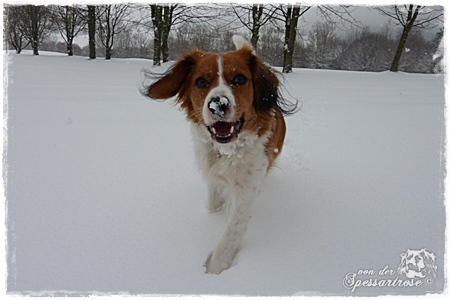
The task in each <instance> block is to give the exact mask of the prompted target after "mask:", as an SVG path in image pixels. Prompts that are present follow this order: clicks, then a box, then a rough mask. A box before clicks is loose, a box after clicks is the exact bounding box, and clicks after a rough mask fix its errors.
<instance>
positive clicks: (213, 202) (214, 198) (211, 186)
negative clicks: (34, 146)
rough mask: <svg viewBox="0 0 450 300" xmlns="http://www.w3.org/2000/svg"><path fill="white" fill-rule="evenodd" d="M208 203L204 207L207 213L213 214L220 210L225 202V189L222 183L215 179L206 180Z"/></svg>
mask: <svg viewBox="0 0 450 300" xmlns="http://www.w3.org/2000/svg"><path fill="white" fill-rule="evenodd" d="M206 181H207V186H208V201H207V203H206V207H207V208H208V210H209V211H211V212H215V211H218V210H220V209H221V208H222V206H223V204H224V202H225V195H226V194H225V193H226V191H225V187H224V183H223V182H222V181H221V180H219V179H218V178H216V177H214V176H213V177H212V178H208V179H207V180H206Z"/></svg>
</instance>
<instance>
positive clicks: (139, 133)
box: [4, 54, 445, 295]
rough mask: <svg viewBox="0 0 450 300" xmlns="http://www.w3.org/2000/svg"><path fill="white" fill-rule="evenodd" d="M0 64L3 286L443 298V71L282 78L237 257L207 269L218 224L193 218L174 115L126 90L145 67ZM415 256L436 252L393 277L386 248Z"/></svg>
mask: <svg viewBox="0 0 450 300" xmlns="http://www.w3.org/2000/svg"><path fill="white" fill-rule="evenodd" d="M7 61H8V77H7V78H8V82H7V88H6V91H7V103H5V104H6V105H7V112H6V115H5V117H7V140H6V143H5V145H6V152H5V153H6V154H5V160H4V168H5V170H6V172H4V181H5V184H6V187H5V190H6V200H7V230H8V232H7V237H8V248H7V263H8V265H7V268H8V278H7V290H8V292H9V293H12V294H13V293H18V294H32V295H60V294H70V295H78V294H81V295H85V294H110V293H119V294H133V295H137V294H140V295H141V294H152V295H154V294H196V295H198V294H220V295H224V294H226V295H329V294H333V295H384V294H425V293H428V292H432V293H435V292H438V293H439V292H441V291H442V290H443V289H444V280H445V278H444V254H445V232H444V231H445V207H444V185H443V182H444V181H443V180H444V175H445V155H444V144H445V128H444V126H445V122H444V104H445V102H444V77H443V76H442V75H418V74H404V73H398V74H393V73H389V72H386V73H358V72H339V71H320V70H303V69H296V70H295V71H294V73H292V74H289V75H285V88H286V91H285V93H284V94H285V96H287V97H288V98H289V97H291V98H292V97H294V98H296V99H298V100H299V101H300V103H301V104H302V109H301V111H300V112H298V113H297V114H295V115H294V116H291V117H288V118H287V125H288V135H287V139H286V143H285V148H284V150H283V153H282V154H281V156H280V159H279V161H278V164H277V167H276V168H275V169H274V170H273V171H272V172H271V173H270V174H269V175H268V176H267V178H266V181H265V184H264V187H263V188H262V191H261V194H260V197H259V199H258V201H257V202H256V203H255V205H254V210H253V211H254V213H253V216H252V220H251V222H250V227H249V230H248V232H247V235H246V237H245V241H244V246H243V248H242V250H241V251H240V252H239V254H238V256H237V261H236V264H235V265H234V266H233V267H232V268H231V269H229V270H227V271H225V272H223V273H222V274H220V275H218V276H217V275H210V274H205V272H204V271H205V270H204V268H203V264H204V262H205V259H206V257H207V256H208V254H209V253H210V252H211V251H212V250H213V248H214V246H215V245H216V243H217V241H218V239H219V238H220V236H221V234H222V230H223V228H224V226H225V224H226V216H225V214H224V212H218V213H209V212H207V210H206V209H205V201H206V186H205V185H204V183H203V181H202V178H201V175H200V174H199V173H198V171H197V166H196V164H195V159H194V153H193V145H192V143H191V139H190V131H189V125H188V123H187V122H186V120H185V117H184V116H183V113H182V112H180V111H179V110H178V109H177V108H176V107H174V106H173V105H172V104H171V103H168V102H167V103H159V102H155V101H152V100H150V99H148V98H145V97H143V96H141V95H140V93H139V90H138V89H139V86H140V84H141V83H142V81H143V77H142V75H141V69H142V68H151V62H150V61H147V60H131V59H130V60H125V59H124V60H119V59H116V60H114V59H113V60H111V61H105V60H93V61H89V60H87V59H86V58H81V57H65V56H51V55H46V56H39V57H34V56H31V55H26V54H22V55H14V54H8V58H7ZM166 67H167V66H164V67H161V68H157V69H156V71H163V70H164V69H165V68H166ZM424 248H425V249H426V251H428V252H430V253H432V254H434V255H435V257H436V258H435V259H434V260H433V261H432V263H433V262H434V263H435V265H436V267H437V269H436V277H435V278H434V277H433V276H432V274H431V275H426V274H425V276H424V278H419V277H418V276H416V278H408V277H406V276H405V275H404V274H399V273H398V272H397V269H398V267H399V264H400V259H401V254H402V253H405V252H407V250H421V249H424ZM413 265H414V264H410V265H409V267H410V268H413V267H415V268H416V269H417V270H421V265H420V264H418V263H417V264H415V266H413ZM383 269H384V272H381V273H380V270H383ZM388 270H392V272H389V271H388ZM353 274H355V275H353ZM364 280H366V281H364ZM383 280H384V281H383ZM389 280H390V281H389ZM364 282H365V283H364ZM410 284H414V285H416V286H414V287H411V286H409V285H410ZM375 285H376V286H375ZM383 285H384V286H383ZM399 285H403V286H399ZM405 285H406V286H405Z"/></svg>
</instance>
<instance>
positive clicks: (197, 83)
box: [195, 77, 209, 89]
mask: <svg viewBox="0 0 450 300" xmlns="http://www.w3.org/2000/svg"><path fill="white" fill-rule="evenodd" d="M195 86H196V87H197V88H199V89H203V88H206V87H208V86H209V82H208V81H207V80H206V79H205V78H203V77H199V78H197V79H196V80H195Z"/></svg>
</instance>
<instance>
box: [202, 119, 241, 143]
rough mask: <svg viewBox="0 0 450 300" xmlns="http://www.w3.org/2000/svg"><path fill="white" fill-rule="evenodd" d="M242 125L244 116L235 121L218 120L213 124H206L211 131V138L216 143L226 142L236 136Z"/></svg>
mask: <svg viewBox="0 0 450 300" xmlns="http://www.w3.org/2000/svg"><path fill="white" fill-rule="evenodd" d="M243 126H244V116H242V117H241V118H240V119H239V120H237V121H236V122H223V121H218V122H216V123H214V124H213V125H210V126H206V127H207V128H208V131H209V132H210V133H211V138H212V139H213V140H215V141H216V142H218V143H221V144H226V143H229V142H231V141H233V140H234V139H236V138H237V136H238V134H239V132H241V130H242V127H243Z"/></svg>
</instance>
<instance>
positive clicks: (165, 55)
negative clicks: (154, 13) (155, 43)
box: [161, 6, 172, 62]
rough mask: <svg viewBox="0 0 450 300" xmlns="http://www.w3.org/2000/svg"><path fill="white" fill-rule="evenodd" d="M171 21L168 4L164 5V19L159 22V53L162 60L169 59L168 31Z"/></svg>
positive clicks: (166, 60)
mask: <svg viewBox="0 0 450 300" xmlns="http://www.w3.org/2000/svg"><path fill="white" fill-rule="evenodd" d="M171 23H172V12H171V8H170V6H164V19H163V20H162V22H161V25H162V26H161V33H162V34H161V53H162V61H163V62H168V61H169V42H168V40H169V32H170V24H171Z"/></svg>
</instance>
